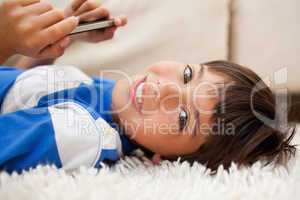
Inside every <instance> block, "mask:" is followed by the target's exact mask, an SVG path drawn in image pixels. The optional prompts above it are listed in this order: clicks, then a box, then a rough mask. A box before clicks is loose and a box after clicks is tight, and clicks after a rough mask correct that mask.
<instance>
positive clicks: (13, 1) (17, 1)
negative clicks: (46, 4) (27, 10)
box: [3, 0, 40, 6]
mask: <svg viewBox="0 0 300 200" xmlns="http://www.w3.org/2000/svg"><path fill="white" fill-rule="evenodd" d="M38 2H40V0H5V1H3V3H4V4H6V5H8V6H28V5H31V4H34V3H38Z"/></svg>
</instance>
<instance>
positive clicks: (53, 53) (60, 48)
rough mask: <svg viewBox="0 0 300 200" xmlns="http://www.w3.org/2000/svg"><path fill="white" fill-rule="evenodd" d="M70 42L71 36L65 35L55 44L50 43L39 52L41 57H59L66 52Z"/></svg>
mask: <svg viewBox="0 0 300 200" xmlns="http://www.w3.org/2000/svg"><path fill="white" fill-rule="evenodd" d="M69 44H70V38H69V37H65V38H63V39H62V40H60V41H58V42H56V43H55V44H52V45H49V46H47V47H46V48H44V49H43V50H41V51H40V53H39V54H38V57H39V58H57V57H60V56H62V55H63V54H64V51H65V49H66V48H67V47H68V46H69Z"/></svg>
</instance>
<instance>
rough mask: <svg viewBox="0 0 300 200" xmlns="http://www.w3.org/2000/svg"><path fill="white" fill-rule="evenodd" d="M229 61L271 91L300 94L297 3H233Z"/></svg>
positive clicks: (239, 0)
mask: <svg viewBox="0 0 300 200" xmlns="http://www.w3.org/2000/svg"><path fill="white" fill-rule="evenodd" d="M234 2H235V3H234V13H233V14H234V15H233V23H232V28H233V29H232V30H233V31H232V33H233V34H232V37H231V38H232V39H233V41H232V49H231V52H232V60H233V61H236V62H238V63H241V64H246V65H249V66H250V67H251V68H252V69H254V70H255V71H256V72H258V73H259V74H260V75H261V76H263V77H269V78H270V80H273V87H275V88H277V87H280V88H282V87H286V86H287V88H288V89H289V90H291V91H299V90H300V79H299V74H300V56H299V52H300V37H299V36H300V26H299V25H300V24H299V19H300V12H299V8H300V1H299V0H286V1H281V0H264V1H261V0H251V1H245V0H235V1H234Z"/></svg>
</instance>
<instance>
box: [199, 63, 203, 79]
mask: <svg viewBox="0 0 300 200" xmlns="http://www.w3.org/2000/svg"><path fill="white" fill-rule="evenodd" d="M203 68H204V67H203V65H202V64H199V71H198V79H201V78H202V76H203Z"/></svg>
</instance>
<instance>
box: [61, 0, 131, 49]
mask: <svg viewBox="0 0 300 200" xmlns="http://www.w3.org/2000/svg"><path fill="white" fill-rule="evenodd" d="M65 16H77V17H79V21H80V22H92V21H95V20H99V19H103V20H105V19H111V18H110V13H109V11H108V10H107V9H106V8H104V7H102V6H100V5H99V4H98V3H96V2H95V1H92V0H73V1H72V3H71V4H70V5H69V6H68V7H67V8H66V9H65ZM114 21H115V26H114V27H110V28H106V29H102V30H95V31H88V32H84V33H80V34H76V35H74V36H72V39H73V40H82V41H86V42H91V43H97V42H101V41H104V40H109V39H111V38H113V36H114V33H115V31H116V30H117V28H118V27H121V26H125V25H126V23H127V18H126V17H125V16H120V17H116V18H114Z"/></svg>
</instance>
